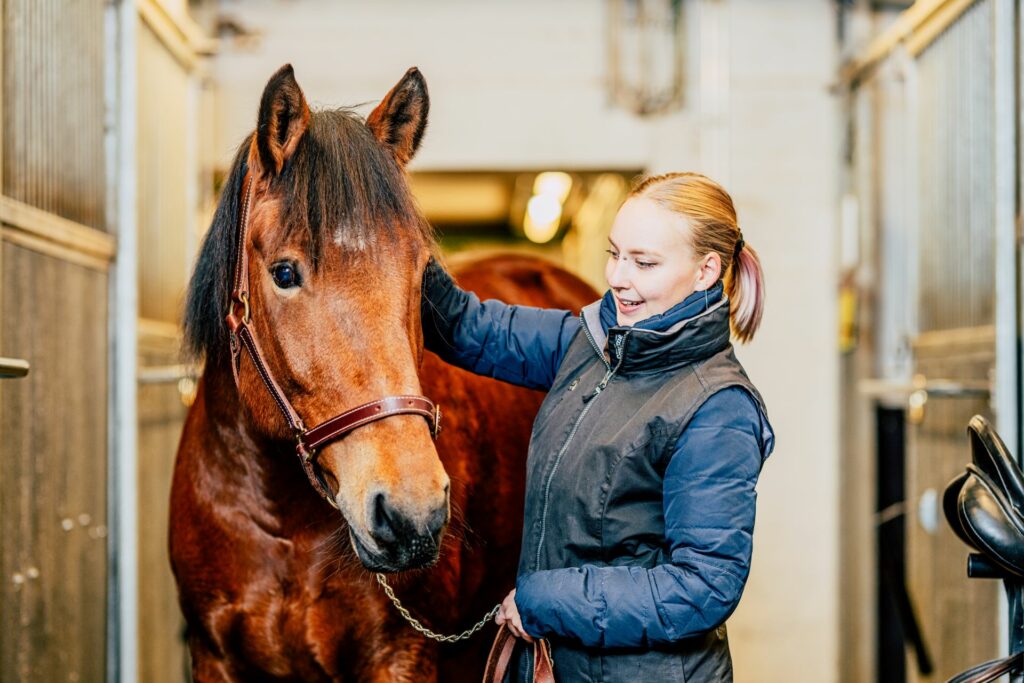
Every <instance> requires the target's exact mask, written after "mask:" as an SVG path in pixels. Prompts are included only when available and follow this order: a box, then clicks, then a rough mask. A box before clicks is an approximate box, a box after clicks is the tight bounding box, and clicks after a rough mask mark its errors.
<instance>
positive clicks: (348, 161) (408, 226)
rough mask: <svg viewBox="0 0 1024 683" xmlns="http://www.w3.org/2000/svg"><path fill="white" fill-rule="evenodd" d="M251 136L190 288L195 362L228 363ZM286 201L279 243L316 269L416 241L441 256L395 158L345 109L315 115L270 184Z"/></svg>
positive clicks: (188, 315) (188, 341)
mask: <svg viewBox="0 0 1024 683" xmlns="http://www.w3.org/2000/svg"><path fill="white" fill-rule="evenodd" d="M250 142H251V136H249V137H248V138H246V140H245V141H244V142H243V144H242V145H241V146H240V147H239V149H238V151H237V152H236V154H235V158H234V161H233V163H232V166H231V172H230V174H229V175H228V180H227V182H226V183H225V185H224V187H223V189H222V192H221V197H220V201H219V203H218V206H217V211H216V212H215V214H214V217H213V221H212V223H211V226H210V230H209V231H208V233H207V235H206V237H205V239H204V240H203V245H202V247H201V249H200V252H199V256H198V258H197V260H196V266H195V270H194V271H193V274H192V279H191V281H190V283H189V289H188V295H187V298H186V302H185V315H184V320H185V325H184V327H185V338H184V342H185V348H186V351H187V352H188V353H189V355H191V356H192V357H194V358H197V359H200V358H206V359H209V358H211V357H225V355H224V354H226V353H227V347H228V331H227V326H226V325H225V323H224V313H225V311H226V310H227V304H228V299H229V297H230V294H231V292H230V288H231V279H232V276H233V273H234V264H235V251H236V250H235V246H236V241H237V232H238V216H239V212H240V199H241V192H242V182H243V181H244V179H245V175H246V172H247V170H248V169H247V156H248V153H249V148H250ZM270 192H271V193H272V194H274V195H276V196H277V197H278V198H279V199H280V201H281V214H280V218H281V225H280V227H281V234H280V239H281V240H291V239H294V238H295V237H298V239H299V242H300V243H301V245H302V247H303V249H304V250H305V252H306V255H307V257H308V258H309V261H310V263H311V264H312V266H313V268H314V269H318V268H319V266H320V264H321V262H322V261H323V258H324V256H325V253H326V252H325V250H327V249H332V248H333V249H339V250H340V251H341V252H342V253H343V254H344V253H351V252H361V253H364V254H365V255H366V256H368V257H371V258H372V256H373V254H374V253H375V252H376V253H383V250H385V249H387V247H388V245H389V244H394V243H396V242H397V241H399V240H403V239H410V238H412V239H418V240H421V241H422V243H423V244H424V245H425V246H426V247H427V248H428V249H430V250H434V249H436V244H435V241H434V236H433V232H432V229H431V227H430V225H429V223H427V221H426V220H425V219H424V218H423V216H422V215H421V214H420V212H419V210H418V209H417V207H416V203H415V201H414V200H413V197H412V193H411V192H410V190H409V187H408V184H407V182H406V179H405V174H404V172H403V171H402V169H401V168H400V167H399V165H398V164H397V163H396V162H395V160H394V158H393V157H392V156H391V155H390V154H389V153H388V151H387V150H385V149H384V148H383V147H382V146H381V145H380V144H379V143H378V142H377V141H376V140H375V139H374V137H373V135H372V133H371V132H370V131H369V129H368V128H366V125H365V123H364V122H363V119H362V118H361V117H359V116H358V115H357V114H355V113H354V112H352V111H350V110H347V109H329V110H321V111H317V112H315V113H313V115H312V118H311V120H310V125H309V128H308V130H307V133H306V135H305V136H304V137H303V138H302V140H301V141H300V143H299V145H298V147H297V148H296V150H295V154H294V155H293V156H292V158H291V159H289V160H288V162H287V163H286V164H285V166H284V168H283V169H282V171H281V173H280V174H279V175H278V176H276V177H275V178H274V179H273V181H272V182H271V185H270Z"/></svg>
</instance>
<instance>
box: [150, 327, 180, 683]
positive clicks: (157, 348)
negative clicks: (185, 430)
mask: <svg viewBox="0 0 1024 683" xmlns="http://www.w3.org/2000/svg"><path fill="white" fill-rule="evenodd" d="M178 344H179V342H178V340H177V339H176V338H170V339H155V338H153V337H151V336H150V337H147V336H142V337H140V339H139V356H140V358H139V363H140V367H142V368H152V367H158V366H168V365H174V364H176V363H178V358H179V354H178ZM185 412H186V407H185V405H184V404H183V403H182V401H181V396H180V394H179V393H178V385H177V383H173V382H170V383H160V384H141V385H140V386H139V479H138V483H139V576H140V577H142V580H141V581H140V582H139V631H138V632H139V680H140V681H146V682H147V683H180V682H181V681H184V680H187V667H188V661H189V660H188V653H187V651H186V647H185V643H184V640H183V637H182V636H183V632H184V619H183V618H182V616H181V610H180V608H179V607H178V592H177V588H176V587H175V584H174V576H173V575H172V574H171V565H170V558H169V557H168V554H167V527H168V521H169V515H168V508H169V506H170V490H171V475H172V472H173V469H174V457H175V454H176V452H177V449H178V438H179V437H180V435H181V427H182V424H183V422H184V419H185Z"/></svg>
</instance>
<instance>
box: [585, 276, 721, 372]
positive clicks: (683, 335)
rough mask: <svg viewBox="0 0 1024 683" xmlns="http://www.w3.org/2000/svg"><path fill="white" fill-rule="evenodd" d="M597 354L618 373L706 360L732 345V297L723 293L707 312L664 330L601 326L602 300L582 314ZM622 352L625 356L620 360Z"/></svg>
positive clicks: (664, 368)
mask: <svg viewBox="0 0 1024 683" xmlns="http://www.w3.org/2000/svg"><path fill="white" fill-rule="evenodd" d="M580 319H581V322H582V324H583V326H584V327H585V328H586V330H585V331H586V333H587V336H588V338H589V339H590V340H591V341H592V342H593V346H594V352H595V353H597V354H598V355H599V356H600V358H601V360H602V361H603V362H604V363H605V364H606V365H610V366H618V368H619V369H618V374H627V373H630V372H650V371H660V370H667V369H671V368H675V367H679V366H682V365H687V364H689V363H693V362H696V361H701V360H704V359H705V358H708V357H710V356H712V355H714V354H716V353H718V352H719V351H721V350H723V349H724V348H726V347H727V346H729V298H728V297H726V296H725V295H724V294H723V295H722V297H721V298H720V299H719V300H718V301H717V302H716V303H713V304H711V305H710V306H709V307H708V308H707V310H702V311H701V312H700V313H698V314H696V315H693V316H690V317H688V318H684V319H682V320H680V321H679V322H676V323H675V324H673V325H671V326H669V327H668V328H666V329H664V330H655V329H645V328H644V327H642V326H639V327H638V326H633V327H628V326H621V325H613V326H611V327H609V328H608V329H607V332H606V331H605V328H604V326H603V325H602V324H601V301H600V300H598V301H595V302H594V303H592V304H590V305H588V306H586V307H584V308H583V310H582V311H581V312H580ZM619 349H621V352H622V357H621V359H620V357H619Z"/></svg>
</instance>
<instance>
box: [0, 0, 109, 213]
mask: <svg viewBox="0 0 1024 683" xmlns="http://www.w3.org/2000/svg"><path fill="white" fill-rule="evenodd" d="M104 4H105V3H104V0H75V1H74V2H67V1H66V0H5V1H4V2H3V31H4V34H3V98H2V99H3V192H4V194H5V195H7V196H8V197H13V198H14V199H18V200H20V201H22V202H25V203H26V204H30V205H32V206H35V207H37V208H39V209H43V210H45V211H49V212H50V213H54V214H57V215H59V216H63V217H64V218H69V219H71V220H73V221H76V222H78V223H82V224H84V225H88V226H91V227H94V228H97V229H100V230H106V229H107V225H106V219H105V209H104V207H105V204H106V201H107V194H106V175H105V172H104V168H105V162H104V158H105V157H104V61H103V60H104V49H105V48H104V45H105V43H104V21H103V11H104Z"/></svg>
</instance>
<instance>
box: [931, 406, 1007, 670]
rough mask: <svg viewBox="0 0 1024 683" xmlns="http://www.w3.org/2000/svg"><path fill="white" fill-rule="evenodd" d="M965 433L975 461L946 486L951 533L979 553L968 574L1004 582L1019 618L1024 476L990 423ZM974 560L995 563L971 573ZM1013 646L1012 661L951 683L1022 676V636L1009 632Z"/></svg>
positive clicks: (977, 423) (975, 421) (977, 421)
mask: <svg viewBox="0 0 1024 683" xmlns="http://www.w3.org/2000/svg"><path fill="white" fill-rule="evenodd" d="M967 434H968V436H969V437H970V442H971V462H970V463H969V464H968V465H967V468H966V470H965V471H964V472H963V474H961V475H959V476H958V477H956V478H955V479H953V481H951V482H949V484H948V485H947V486H946V491H945V493H944V494H943V496H942V509H943V512H945V514H946V521H948V522H949V526H950V527H951V528H952V529H953V532H954V533H955V534H956V535H957V536H959V537H960V539H961V540H962V541H963V542H964V543H966V544H967V545H969V546H971V547H972V548H973V549H974V550H976V551H977V552H978V553H980V555H981V557H980V558H976V557H972V558H969V561H968V575H969V576H977V577H979V578H981V577H983V576H988V577H990V578H996V577H997V576H998V577H999V578H1002V579H1003V580H1004V584H1005V586H1006V590H1007V596H1008V598H1009V600H1010V612H1011V615H1019V614H1020V612H1021V584H1022V582H1024V474H1022V473H1021V469H1020V466H1018V465H1017V462H1016V461H1015V460H1014V459H1013V456H1012V455H1011V454H1010V451H1009V450H1008V449H1007V448H1006V444H1004V443H1003V440H1002V439H1000V438H999V435H998V434H997V433H996V431H995V430H994V429H992V425H990V424H989V423H988V420H986V419H985V418H983V417H981V416H980V415H975V416H974V417H972V418H971V421H970V422H969V423H968V425H967ZM974 559H981V560H982V561H983V562H981V563H978V564H979V565H991V571H988V570H986V573H985V574H982V573H980V572H979V573H977V574H975V573H973V572H972V570H971V567H972V560H974ZM1015 645H1016V646H1015ZM1010 647H1011V652H1013V654H1011V655H1010V656H1009V657H1004V658H1001V659H994V660H992V661H990V662H985V663H984V664H979V665H977V666H975V667H972V668H970V669H968V670H967V671H964V672H962V673H960V674H958V675H956V676H954V677H953V678H950V679H949V681H948V682H947V683H987V682H988V681H994V680H996V679H997V678H999V677H1000V676H1001V675H1004V674H1006V673H1016V672H1019V671H1020V670H1021V666H1022V664H1024V651H1022V650H1020V649H1019V647H1020V638H1019V634H1016V635H1015V634H1011V646H1010Z"/></svg>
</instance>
